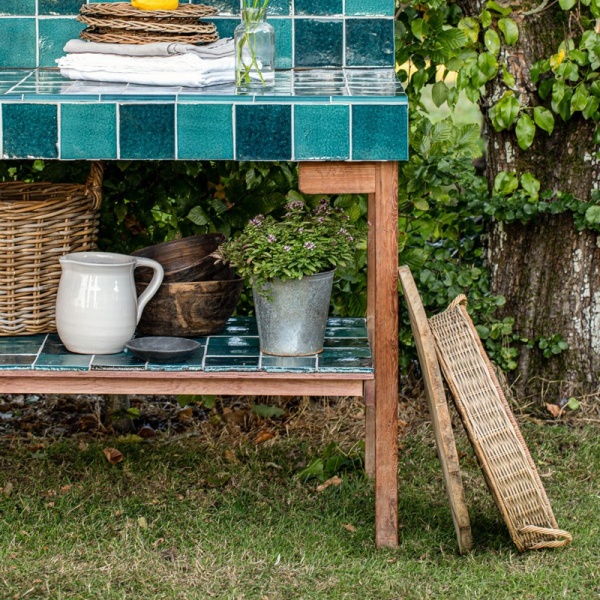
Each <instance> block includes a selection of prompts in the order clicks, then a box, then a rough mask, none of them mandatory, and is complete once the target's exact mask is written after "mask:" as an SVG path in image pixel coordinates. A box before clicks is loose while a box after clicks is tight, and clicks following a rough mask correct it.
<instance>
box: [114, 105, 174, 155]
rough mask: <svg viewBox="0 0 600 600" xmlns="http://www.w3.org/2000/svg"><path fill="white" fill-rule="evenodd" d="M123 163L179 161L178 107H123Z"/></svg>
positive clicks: (120, 131)
mask: <svg viewBox="0 0 600 600" xmlns="http://www.w3.org/2000/svg"><path fill="white" fill-rule="evenodd" d="M119 122H120V130H119V142H120V157H119V158H121V159H134V160H135V159H139V160H144V159H146V160H148V159H149V160H163V159H164V160H168V159H174V158H175V106H174V105H173V104H121V105H119Z"/></svg>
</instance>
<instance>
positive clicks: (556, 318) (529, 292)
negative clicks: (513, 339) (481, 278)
mask: <svg viewBox="0 0 600 600" xmlns="http://www.w3.org/2000/svg"><path fill="white" fill-rule="evenodd" d="M517 4H518V3H517ZM511 6H512V7H513V10H515V12H513V14H512V15H511V18H513V19H514V20H515V21H516V22H517V23H518V26H519V31H520V35H519V41H518V42H517V44H515V46H513V47H508V46H503V48H502V50H501V53H500V57H499V61H498V62H499V63H501V64H502V63H503V64H505V65H506V67H507V69H508V71H509V72H510V73H512V75H514V77H515V80H516V86H515V88H516V90H515V94H516V96H517V97H518V98H519V101H520V104H521V106H530V107H533V106H537V105H540V104H541V103H542V101H541V99H540V98H539V96H538V95H537V92H536V91H535V86H534V85H533V84H532V83H531V79H530V74H529V69H530V67H531V65H532V64H533V63H534V62H535V61H537V60H539V59H541V58H548V57H550V56H551V55H552V54H554V53H556V52H557V49H558V45H559V44H560V42H561V41H562V40H563V39H565V37H566V33H567V27H568V24H567V22H566V17H565V15H566V13H565V12H564V11H562V10H561V9H560V8H559V7H558V5H557V4H556V3H550V5H549V6H550V7H549V8H545V9H544V10H542V11H541V12H539V13H536V14H533V15H529V16H521V14H520V13H521V12H522V11H528V10H531V9H532V8H535V5H534V6H531V5H527V4H526V3H521V7H522V8H515V4H514V3H512V4H511ZM462 7H463V10H465V12H466V13H467V14H469V15H477V14H479V12H480V11H481V8H482V5H481V3H480V2H477V1H471V0H466V1H464V2H462ZM500 79H501V78H500V77H498V78H496V79H495V80H494V81H493V82H491V84H490V85H488V88H487V90H486V97H485V98H484V100H483V102H482V107H481V108H482V112H483V115H484V121H485V125H486V135H487V139H488V145H487V166H486V176H487V179H488V181H489V182H490V187H491V185H492V183H493V181H494V178H495V176H496V175H497V174H498V173H499V172H500V171H513V172H515V171H516V173H517V174H518V175H521V174H522V173H524V172H526V171H528V172H530V173H532V174H533V175H534V176H535V177H536V178H537V179H539V180H540V182H541V190H542V191H543V190H552V191H554V192H556V191H562V192H567V193H571V194H573V196H575V197H577V198H579V199H581V200H589V197H590V193H591V191H592V189H594V188H597V187H598V186H599V182H600V167H599V162H598V159H597V158H595V157H594V153H595V152H596V151H597V148H595V147H594V144H593V141H592V135H593V127H594V125H593V123H592V122H591V121H590V122H588V121H585V120H584V119H583V118H581V117H580V113H577V116H576V117H572V118H571V119H570V120H569V121H568V122H566V123H565V122H563V121H562V119H561V118H560V117H559V116H558V115H555V129H554V132H553V134H552V135H551V136H548V135H547V134H546V133H545V132H544V131H542V130H540V129H538V130H537V131H536V135H535V139H534V142H533V145H532V146H531V147H530V148H529V149H528V150H525V151H522V150H521V149H520V148H519V146H518V144H517V139H516V136H515V135H514V130H510V131H501V132H496V131H495V130H494V128H493V127H492V126H491V123H490V120H489V117H488V114H487V113H488V110H489V107H490V106H492V105H493V104H494V103H495V102H496V101H497V100H498V99H499V98H500V97H501V96H502V94H503V93H504V92H505V91H506V87H504V85H503V84H502V83H501V81H500ZM488 257H489V261H490V265H491V267H492V278H491V279H492V289H493V292H494V293H496V294H501V295H503V296H505V298H506V305H505V307H504V308H503V309H502V311H501V314H500V315H499V316H501V317H502V316H513V317H514V318H515V332H516V333H517V334H519V335H521V336H523V337H527V338H529V339H535V338H536V337H538V336H542V337H546V338H548V337H550V336H552V335H555V334H560V335H561V336H562V338H563V339H564V340H565V341H566V342H567V343H568V344H569V350H567V351H565V352H563V353H561V354H560V355H558V356H556V357H554V358H551V359H546V358H544V357H543V356H542V353H541V351H540V350H539V348H536V347H533V348H528V347H523V348H522V349H521V354H520V359H519V361H518V368H517V370H516V371H515V373H514V374H513V376H512V379H513V383H514V386H515V387H514V389H515V391H516V393H517V395H519V396H521V397H522V396H525V395H529V394H539V392H540V390H541V389H544V388H546V389H547V387H548V386H547V384H545V382H548V381H553V382H556V384H555V385H554V386H551V396H554V398H552V399H553V400H554V399H556V397H560V396H567V397H568V396H570V395H572V394H577V393H588V392H590V391H595V390H596V388H597V387H598V377H599V373H600V272H599V269H600V265H599V262H600V249H599V244H598V236H597V235H596V234H595V233H593V232H591V231H585V230H584V231H583V232H578V231H577V230H576V229H575V227H574V225H573V219H572V216H571V214H570V213H563V214H560V215H543V216H541V217H537V218H536V219H535V220H534V221H533V222H530V223H528V224H526V225H522V224H520V223H515V224H503V223H498V222H496V223H494V224H493V225H492V228H491V231H490V236H489V253H488ZM546 400H548V398H547V399H546Z"/></svg>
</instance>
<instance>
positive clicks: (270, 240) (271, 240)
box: [267, 233, 277, 244]
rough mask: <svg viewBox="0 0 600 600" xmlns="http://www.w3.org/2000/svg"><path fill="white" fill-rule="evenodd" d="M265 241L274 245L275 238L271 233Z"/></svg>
mask: <svg viewBox="0 0 600 600" xmlns="http://www.w3.org/2000/svg"><path fill="white" fill-rule="evenodd" d="M267 240H268V241H269V242H270V243H271V244H274V243H275V242H276V241H277V238H276V237H275V236H274V235H273V234H272V233H270V234H269V235H268V236H267Z"/></svg>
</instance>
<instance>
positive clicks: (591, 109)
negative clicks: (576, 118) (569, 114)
mask: <svg viewBox="0 0 600 600" xmlns="http://www.w3.org/2000/svg"><path fill="white" fill-rule="evenodd" d="M598 107H600V100H598V98H595V97H594V96H590V97H589V98H588V100H587V103H586V105H585V108H584V109H583V111H582V114H583V116H584V118H586V119H590V118H593V117H597V116H598Z"/></svg>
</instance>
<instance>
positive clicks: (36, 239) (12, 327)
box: [0, 162, 103, 336]
mask: <svg viewBox="0 0 600 600" xmlns="http://www.w3.org/2000/svg"><path fill="white" fill-rule="evenodd" d="M102 176H103V166H102V163H99V162H92V163H91V167H90V174H89V176H88V178H87V181H86V183H85V184H68V183H67V184H59V183H24V182H21V181H11V182H7V183H0V335H4V336H6V335H29V334H35V333H48V332H52V331H56V326H55V323H54V314H55V304H56V292H57V290H58V282H59V280H60V274H61V267H60V263H59V260H58V259H59V258H60V257H61V256H62V255H64V254H68V253H69V252H82V251H86V250H93V249H94V248H95V247H96V241H97V237H98V221H99V213H98V211H99V208H100V203H101V201H102Z"/></svg>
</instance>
